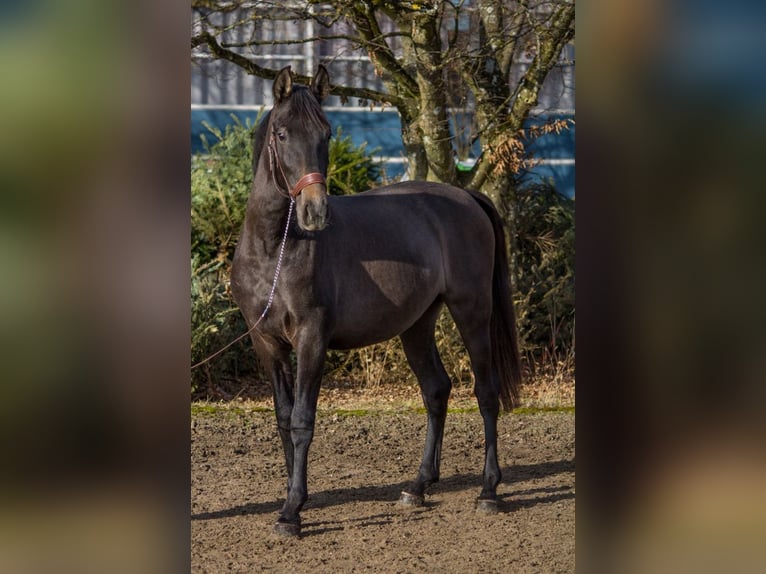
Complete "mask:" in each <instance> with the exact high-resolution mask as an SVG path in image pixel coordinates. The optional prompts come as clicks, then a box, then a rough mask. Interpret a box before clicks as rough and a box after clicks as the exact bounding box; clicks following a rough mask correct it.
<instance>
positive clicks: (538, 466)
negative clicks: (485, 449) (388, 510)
mask: <svg viewBox="0 0 766 574" xmlns="http://www.w3.org/2000/svg"><path fill="white" fill-rule="evenodd" d="M574 469H575V461H574V459H572V460H557V461H549V462H541V463H535V464H527V465H515V466H512V467H506V468H504V469H503V476H504V477H505V478H504V479H503V483H504V484H506V485H508V484H513V483H519V482H524V481H526V480H529V479H535V478H544V477H549V476H555V475H558V474H562V473H567V472H574ZM481 480H482V477H481V475H480V474H455V475H451V476H446V477H443V478H442V479H441V480H440V481H439V482H438V483H436V484H434V485H432V486H431V488H430V489H429V494H432V495H433V494H439V493H446V492H459V491H462V490H467V489H472V488H476V489H477V492H478V489H479V488H480V487H481ZM409 484H410V482H409V481H406V482H399V483H395V484H385V485H374V486H361V487H348V488H333V489H329V490H322V491H319V492H314V493H311V495H310V496H309V500H308V502H307V503H306V508H307V509H309V508H311V509H314V508H317V509H318V508H328V507H331V506H338V505H343V504H347V503H351V502H394V501H396V500H398V499H399V495H400V494H401V492H402V490H404V489H405V488H406V487H407V486H408V485H409ZM530 494H533V495H537V496H533V497H531V498H526V497H525V496H526V495H530ZM520 497H522V498H520ZM574 497H575V493H574V484H571V485H564V486H552V487H542V488H531V489H525V490H520V491H515V492H514V491H512V492H507V493H503V494H500V495H498V511H499V512H513V511H514V510H518V509H520V508H529V507H531V506H535V505H537V504H547V503H551V502H556V501H559V500H566V499H571V498H574ZM282 502H283V501H282V500H271V501H268V502H252V503H248V504H241V505H238V506H234V507H231V508H225V509H222V510H215V511H211V512H199V513H197V514H192V516H191V519H192V520H216V519H220V518H229V517H232V516H241V515H245V516H247V515H253V514H269V513H275V512H278V511H279V510H280V509H281V508H282ZM436 505H437V503H436V502H433V501H430V500H428V499H426V504H425V508H426V509H427V508H429V507H433V506H436Z"/></svg>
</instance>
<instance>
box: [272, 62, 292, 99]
mask: <svg viewBox="0 0 766 574" xmlns="http://www.w3.org/2000/svg"><path fill="white" fill-rule="evenodd" d="M292 93H293V74H292V72H291V71H290V66H287V67H285V68H282V69H281V70H280V71H279V74H277V79H276V80H274V103H275V104H279V103H281V102H283V101H284V100H286V99H287V98H289V97H290V94H292Z"/></svg>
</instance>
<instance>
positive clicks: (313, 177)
mask: <svg viewBox="0 0 766 574" xmlns="http://www.w3.org/2000/svg"><path fill="white" fill-rule="evenodd" d="M314 183H321V184H322V185H324V186H325V187H327V183H326V182H325V179H324V176H323V175H322V174H321V173H319V172H316V171H315V172H314V173H307V174H306V175H304V176H303V177H302V178H300V179H299V180H298V183H296V184H295V185H294V186H293V188H292V189H291V190H290V197H292V198H293V199H295V198H296V197H298V195H300V193H301V191H303V189H304V188H306V187H308V186H309V185H312V184H314Z"/></svg>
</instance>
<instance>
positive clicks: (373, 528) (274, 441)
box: [191, 406, 575, 574]
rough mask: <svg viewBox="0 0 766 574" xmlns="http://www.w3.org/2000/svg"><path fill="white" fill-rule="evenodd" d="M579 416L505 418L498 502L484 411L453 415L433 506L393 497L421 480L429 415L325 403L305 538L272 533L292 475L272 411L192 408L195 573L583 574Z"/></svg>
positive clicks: (557, 414) (305, 518)
mask: <svg viewBox="0 0 766 574" xmlns="http://www.w3.org/2000/svg"><path fill="white" fill-rule="evenodd" d="M574 419H575V416H574V414H573V413H571V412H537V413H534V412H533V413H527V414H509V415H504V416H502V417H501V418H500V421H499V456H500V464H501V467H502V470H503V481H502V483H501V484H500V486H499V487H498V496H499V513H498V514H497V515H494V516H485V515H480V514H476V513H475V512H474V504H475V499H476V497H477V495H478V494H479V491H480V490H481V469H482V464H483V431H482V424H481V416H480V415H479V413H478V412H452V413H450V415H449V416H448V418H447V426H446V431H445V437H444V445H443V452H442V472H441V481H440V482H439V483H437V484H435V485H433V486H432V487H431V488H430V490H429V492H428V496H427V503H426V506H425V507H421V508H415V509H407V508H402V507H400V506H398V505H397V504H396V501H397V499H398V497H399V493H400V491H401V490H402V488H403V487H404V486H405V485H406V484H407V483H408V482H409V481H410V480H411V479H413V478H414V476H415V474H416V473H417V468H418V466H419V464H420V455H421V452H422V448H423V440H424V437H425V424H426V417H425V414H422V413H419V412H415V411H413V409H405V410H401V411H395V410H381V411H375V412H371V413H368V414H364V415H359V414H358V413H350V412H347V411H339V410H337V409H335V410H332V409H327V410H324V411H320V415H319V416H318V418H317V425H316V433H315V436H314V442H313V445H312V447H311V451H310V461H309V500H308V502H307V503H306V505H305V506H304V508H303V511H302V513H301V518H302V521H303V531H302V535H301V538H300V539H285V538H282V537H279V536H277V535H276V534H273V532H272V526H273V523H274V521H275V519H276V515H277V512H278V510H279V508H280V507H281V505H282V502H283V501H284V495H285V484H286V474H285V470H284V459H283V455H282V452H281V446H280V444H279V440H278V438H277V434H276V422H275V420H274V415H273V413H271V412H267V411H263V410H262V409H261V408H259V407H251V408H248V407H247V406H245V407H236V408H232V407H229V408H226V407H223V408H216V409H205V408H202V409H201V408H197V409H193V414H192V445H191V453H192V463H191V464H192V477H191V478H192V518H191V536H192V571H193V572H261V571H267V572H286V573H291V574H298V573H303V572H311V573H317V572H386V573H388V572H391V573H395V572H459V573H469V572H514V573H527V572H529V573H531V572H542V573H548V572H574V570H575V425H574V422H575V421H574Z"/></svg>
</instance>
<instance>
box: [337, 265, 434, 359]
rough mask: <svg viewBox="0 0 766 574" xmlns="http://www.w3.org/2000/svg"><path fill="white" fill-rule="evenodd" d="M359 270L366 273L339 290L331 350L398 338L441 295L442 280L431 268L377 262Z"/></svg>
mask: <svg viewBox="0 0 766 574" xmlns="http://www.w3.org/2000/svg"><path fill="white" fill-rule="evenodd" d="M362 267H363V268H364V270H365V273H363V274H360V275H359V276H358V277H356V278H355V280H354V281H351V282H349V283H347V284H345V285H343V286H341V288H340V289H339V292H338V296H337V308H338V313H337V315H336V321H335V328H334V329H333V332H332V335H331V337H330V347H331V348H333V349H353V348H357V347H364V346H366V345H372V344H374V343H379V342H381V341H386V340H388V339H391V338H392V337H395V336H397V335H399V334H400V333H402V332H403V331H406V330H407V329H408V328H409V327H410V326H412V324H413V323H414V322H415V321H417V320H418V319H419V318H420V317H421V316H422V315H423V313H425V312H426V310H427V309H428V308H429V307H430V306H431V305H432V304H433V302H434V300H435V299H436V298H437V297H438V296H439V294H440V292H441V287H440V285H441V277H440V276H438V275H439V273H438V271H437V270H436V269H434V267H432V266H423V265H415V264H412V265H408V264H404V263H402V262H401V261H398V262H394V261H377V262H366V263H363V264H362Z"/></svg>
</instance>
